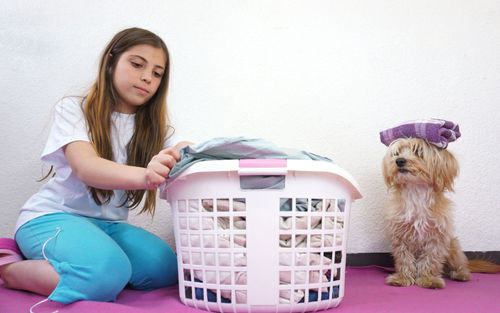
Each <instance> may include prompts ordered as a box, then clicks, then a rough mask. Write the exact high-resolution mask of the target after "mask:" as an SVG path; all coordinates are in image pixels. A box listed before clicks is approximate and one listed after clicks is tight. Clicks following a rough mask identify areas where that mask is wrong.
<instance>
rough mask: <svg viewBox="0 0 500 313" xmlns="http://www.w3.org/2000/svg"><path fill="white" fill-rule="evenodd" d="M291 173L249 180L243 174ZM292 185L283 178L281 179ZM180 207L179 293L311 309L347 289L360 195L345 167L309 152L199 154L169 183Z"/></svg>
mask: <svg viewBox="0 0 500 313" xmlns="http://www.w3.org/2000/svg"><path fill="white" fill-rule="evenodd" d="M263 176H271V177H282V178H284V183H285V184H284V188H282V189H242V188H241V186H240V178H244V177H253V178H256V179H260V178H262V177H263ZM281 187H283V186H281ZM160 197H161V198H162V199H167V201H168V202H169V203H170V205H171V207H172V212H173V220H174V234H175V243H176V248H177V259H178V268H179V293H180V298H181V300H182V302H183V303H184V304H186V305H188V306H191V307H195V308H199V309H204V310H207V311H219V312H304V311H317V310H323V309H328V308H331V307H336V306H337V305H338V304H339V303H340V301H341V299H342V297H343V296H344V279H345V261H346V236H347V233H348V224H349V223H348V222H349V212H350V208H351V203H352V201H354V200H355V199H359V198H361V194H360V192H359V189H358V187H357V184H356V182H355V181H354V179H353V178H352V177H351V175H350V174H349V173H347V172H346V171H345V170H343V169H342V168H340V167H338V166H336V165H334V164H332V163H329V162H323V161H309V160H269V159H263V160H222V161H205V162H199V163H196V164H194V165H192V166H191V167H189V168H188V169H186V170H185V171H184V172H182V174H181V175H180V176H178V177H177V178H175V179H174V180H172V181H170V182H168V184H167V185H166V187H165V188H162V189H161V190H160Z"/></svg>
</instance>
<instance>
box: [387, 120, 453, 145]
mask: <svg viewBox="0 0 500 313" xmlns="http://www.w3.org/2000/svg"><path fill="white" fill-rule="evenodd" d="M410 137H417V138H422V139H425V140H427V141H428V142H429V143H431V144H433V145H435V146H437V147H439V148H443V149H446V147H447V146H448V143H450V142H452V141H455V140H457V139H458V138H459V137H460V129H459V128H458V124H455V123H453V122H450V121H445V120H441V119H430V120H418V121H411V122H407V123H405V124H402V125H399V126H396V127H394V128H389V129H386V130H384V131H381V132H380V141H382V143H383V144H385V145H386V146H389V145H390V144H391V142H393V141H394V140H395V139H398V138H410Z"/></svg>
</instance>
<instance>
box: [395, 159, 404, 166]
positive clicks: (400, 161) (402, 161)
mask: <svg viewBox="0 0 500 313" xmlns="http://www.w3.org/2000/svg"><path fill="white" fill-rule="evenodd" d="M405 164H406V159H404V158H397V159H396V165H397V166H398V167H403V166H405Z"/></svg>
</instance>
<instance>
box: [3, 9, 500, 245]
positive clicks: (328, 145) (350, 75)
mask: <svg viewBox="0 0 500 313" xmlns="http://www.w3.org/2000/svg"><path fill="white" fill-rule="evenodd" d="M117 3H119V4H117ZM131 26H139V27H144V28H148V29H150V30H152V31H154V32H156V33H157V34H159V35H160V36H161V37H162V38H163V39H164V40H165V41H166V42H167V45H168V46H169V48H170V50H171V54H172V60H173V70H172V85H171V93H170V95H169V99H168V100H169V106H170V113H171V114H172V120H173V123H174V125H175V126H176V128H177V131H178V133H179V134H180V135H181V136H182V137H183V138H185V139H190V140H193V141H198V142H199V141H202V140H204V139H208V138H211V137H215V136H232V135H246V136H254V137H263V138H265V139H268V140H270V141H273V142H274V143H276V144H278V145H280V146H283V147H294V148H298V149H304V150H308V151H311V152H315V153H317V154H321V155H324V156H328V157H330V158H332V159H333V160H335V162H336V163H338V164H339V165H341V166H342V167H344V168H345V169H347V170H348V171H349V172H351V174H352V175H353V176H354V177H355V178H356V179H357V181H358V182H359V185H360V186H361V191H362V193H363V195H364V198H363V199H362V200H360V201H357V202H355V203H354V206H353V210H352V216H351V231H350V237H349V241H348V251H349V252H353V253H355V252H385V251H388V250H389V248H388V243H387V240H386V239H385V236H384V233H383V231H382V227H383V223H382V212H383V210H384V206H385V205H386V201H387V200H386V198H387V196H386V191H385V187H384V185H383V182H382V177H381V170H380V163H381V158H382V156H383V154H384V152H385V146H383V145H382V144H381V143H380V142H379V138H378V132H379V131H380V130H382V129H385V128H387V127H391V126H395V125H396V124H397V123H399V122H403V121H407V120H412V119H417V118H429V117H441V118H445V119H449V120H452V121H456V122H458V123H459V124H460V127H461V129H462V133H463V137H462V138H460V139H459V140H458V141H457V142H455V143H452V144H451V145H450V148H449V149H450V151H452V152H455V154H456V156H457V158H458V159H459V161H460V162H461V166H462V168H461V175H460V177H459V179H458V180H457V182H456V194H455V195H453V198H454V200H455V202H456V204H457V208H456V211H455V213H456V214H455V217H456V224H457V235H458V236H459V238H460V240H461V242H462V245H463V248H464V249H465V250H500V243H499V241H498V238H500V227H499V226H498V225H500V214H499V212H500V204H499V198H498V186H499V185H500V176H499V175H498V172H499V170H500V165H499V162H498V159H499V157H498V156H499V155H500V148H499V145H498V143H499V134H500V126H499V124H500V123H499V121H500V120H499V118H498V116H499V114H500V108H499V107H500V106H499V100H500V58H499V57H498V56H499V55H500V2H498V1H495V0H482V1H464V0H462V1H456V0H449V1H444V0H438V1H436V0H433V1H398V0H393V1H391V0H379V1H352V0H342V1H282V0H279V1H243V0H237V1H229V0H228V1H205V0H198V1H194V0H193V1H173V0H168V1H165V0H156V1H143V2H137V1H97V0H94V1H87V0H86V1H81V0H78V1H25V0H17V1H13V0H12V1H4V2H3V3H2V8H1V11H0V60H1V62H0V110H1V111H0V116H1V123H0V132H1V134H2V136H1V137H0V146H1V147H2V153H1V154H0V166H1V171H0V172H1V173H2V176H1V178H0V180H1V188H0V199H1V203H2V204H1V209H0V210H1V211H0V212H1V219H0V236H11V235H12V229H13V227H14V224H15V221H16V218H17V212H18V209H19V207H20V206H21V205H22V204H23V203H24V201H25V200H26V199H27V198H28V197H29V196H30V195H31V194H33V193H34V192H36V190H37V189H38V188H39V186H40V183H37V182H36V179H37V178H40V176H41V173H42V165H41V162H40V161H39V155H40V153H41V151H42V149H43V146H44V143H45V139H46V136H47V133H48V129H49V127H50V123H51V108H52V106H53V105H54V103H55V102H56V101H57V100H58V99H60V98H61V97H62V96H65V95H75V94H76V95H79V94H82V93H84V92H85V90H86V88H88V87H89V86H90V84H91V83H92V80H93V78H94V76H95V74H96V68H97V62H98V58H99V56H100V53H101V51H102V49H103V48H104V46H105V44H106V43H107V42H108V41H109V40H110V39H111V37H112V36H113V35H114V34H115V33H116V32H118V31H119V30H121V29H123V28H126V27H131ZM157 211H158V213H157V215H156V217H155V219H154V220H151V218H150V217H148V216H140V217H134V216H133V217H132V219H131V220H132V221H133V222H134V223H137V224H139V225H142V226H144V227H146V228H148V229H150V230H152V231H154V232H155V233H157V234H158V235H160V236H161V237H162V238H165V239H166V240H167V241H168V242H170V243H173V233H172V226H171V221H170V210H169V208H168V206H167V205H166V204H164V203H162V205H161V206H160V207H159V208H158V210H157ZM132 215H135V214H132Z"/></svg>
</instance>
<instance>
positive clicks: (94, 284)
mask: <svg viewBox="0 0 500 313" xmlns="http://www.w3.org/2000/svg"><path fill="white" fill-rule="evenodd" d="M131 276H132V266H131V264H130V261H129V260H128V258H126V257H122V258H117V257H115V258H112V259H109V260H107V261H102V262H100V263H99V264H96V265H95V266H93V268H92V270H91V278H90V279H89V282H90V284H91V286H89V287H90V288H89V289H88V293H89V298H90V299H89V300H99V301H112V300H115V299H116V296H117V295H118V294H119V293H120V292H121V291H122V290H123V288H124V287H125V286H126V285H127V283H128V282H129V280H130V277H131Z"/></svg>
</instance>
